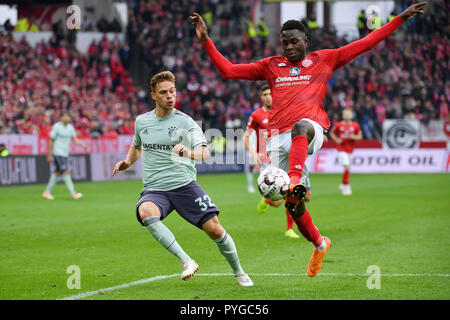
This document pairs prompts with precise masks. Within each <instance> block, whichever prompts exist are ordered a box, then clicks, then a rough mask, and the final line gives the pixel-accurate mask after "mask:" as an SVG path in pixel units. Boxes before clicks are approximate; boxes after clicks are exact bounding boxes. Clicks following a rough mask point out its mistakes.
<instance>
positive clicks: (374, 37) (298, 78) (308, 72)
mask: <svg viewBox="0 0 450 320" xmlns="http://www.w3.org/2000/svg"><path fill="white" fill-rule="evenodd" d="M402 23H403V19H402V18H401V17H400V16H397V17H395V18H394V19H393V20H391V21H390V22H389V23H387V24H385V25H384V26H383V27H381V28H379V29H377V30H375V31H372V32H371V33H370V34H369V35H368V36H366V37H365V38H363V39H360V40H357V41H354V42H352V43H350V44H348V45H346V46H344V47H341V48H338V49H325V50H319V51H314V52H311V53H310V54H308V56H307V57H306V58H305V59H303V60H301V61H299V62H297V63H290V62H289V61H288V60H287V59H286V58H285V57H281V56H275V57H268V58H264V59H262V60H258V61H256V62H254V63H250V64H232V63H231V62H230V61H228V60H227V59H226V58H225V57H223V56H222V55H221V54H220V52H219V51H217V49H216V47H215V46H214V44H213V42H212V41H211V39H209V40H208V41H205V42H203V47H204V48H205V50H206V52H207V53H208V55H209V57H210V59H211V61H212V62H213V64H214V65H215V67H216V68H217V70H218V71H219V73H220V74H221V76H222V77H223V78H225V79H245V80H255V81H256V80H266V81H267V82H268V84H269V86H270V90H271V94H272V107H271V110H270V117H269V130H270V133H271V134H276V133H282V132H284V131H287V130H289V129H291V128H292V126H293V124H294V123H295V122H297V121H299V120H301V119H302V118H308V119H311V120H313V121H315V122H317V123H319V124H320V125H321V126H322V127H323V128H324V129H325V130H328V129H329V128H330V125H331V123H330V120H329V119H328V116H327V113H326V111H325V109H324V108H323V106H322V105H323V101H324V99H325V93H326V88H327V83H328V79H329V78H330V76H331V73H332V72H333V71H334V70H336V69H337V68H339V67H341V66H342V65H344V64H346V63H347V62H349V61H350V60H352V59H354V58H356V57H357V56H359V55H360V54H362V53H364V52H366V51H368V50H370V49H371V48H373V47H374V46H375V45H376V44H377V43H379V42H380V41H382V40H384V39H385V38H386V37H387V36H389V35H390V34H391V33H392V32H394V31H395V30H396V29H397V28H398V27H399V26H400V25H401V24H402Z"/></svg>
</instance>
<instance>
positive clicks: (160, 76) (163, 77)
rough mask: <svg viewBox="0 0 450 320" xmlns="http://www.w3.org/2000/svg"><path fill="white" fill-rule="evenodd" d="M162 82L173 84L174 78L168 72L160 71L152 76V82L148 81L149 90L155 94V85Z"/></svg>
mask: <svg viewBox="0 0 450 320" xmlns="http://www.w3.org/2000/svg"><path fill="white" fill-rule="evenodd" d="M163 81H170V82H173V83H175V76H174V75H173V73H172V72H170V71H162V72H160V73H157V74H155V75H154V76H153V78H152V80H150V88H151V89H152V92H155V89H156V85H157V84H158V83H160V82H163Z"/></svg>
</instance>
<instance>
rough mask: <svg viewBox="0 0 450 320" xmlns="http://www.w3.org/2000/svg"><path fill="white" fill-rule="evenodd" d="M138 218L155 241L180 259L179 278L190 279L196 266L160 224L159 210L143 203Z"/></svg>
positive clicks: (150, 204)
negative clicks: (180, 269) (180, 270)
mask: <svg viewBox="0 0 450 320" xmlns="http://www.w3.org/2000/svg"><path fill="white" fill-rule="evenodd" d="M139 216H140V217H141V220H142V223H143V225H144V226H145V227H146V228H147V229H148V231H150V233H151V235H152V236H153V237H154V238H155V239H156V241H158V242H159V243H160V244H161V245H162V246H163V247H164V248H165V249H166V250H167V251H169V252H170V253H172V254H173V255H175V256H176V257H178V259H180V261H181V265H182V273H181V278H182V279H183V280H188V279H189V278H191V277H192V276H193V275H194V274H195V273H196V272H197V271H198V264H197V263H196V262H195V261H194V260H192V259H191V257H189V256H188V255H187V254H186V252H184V250H183V248H181V246H180V245H179V244H178V242H177V241H176V239H175V236H174V235H173V233H172V232H171V231H170V230H169V229H168V228H167V227H166V226H165V225H164V224H163V223H162V222H161V220H160V216H161V214H160V212H159V208H158V207H157V206H156V205H155V204H154V203H152V202H144V203H142V204H141V205H140V206H139Z"/></svg>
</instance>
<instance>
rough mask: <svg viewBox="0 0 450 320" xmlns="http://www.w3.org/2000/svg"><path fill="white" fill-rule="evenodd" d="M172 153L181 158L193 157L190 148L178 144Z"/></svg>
mask: <svg viewBox="0 0 450 320" xmlns="http://www.w3.org/2000/svg"><path fill="white" fill-rule="evenodd" d="M172 152H174V153H176V154H178V155H179V156H180V157H186V158H190V157H191V150H189V149H188V148H186V146H184V145H182V144H176V145H175V146H174V147H173V149H172Z"/></svg>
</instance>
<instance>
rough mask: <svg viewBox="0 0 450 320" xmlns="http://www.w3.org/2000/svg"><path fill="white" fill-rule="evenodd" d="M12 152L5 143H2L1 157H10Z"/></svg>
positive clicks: (0, 146) (0, 147)
mask: <svg viewBox="0 0 450 320" xmlns="http://www.w3.org/2000/svg"><path fill="white" fill-rule="evenodd" d="M10 155H11V153H10V152H9V151H8V149H6V145H5V144H4V143H0V157H1V158H6V157H9V156H10Z"/></svg>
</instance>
